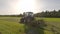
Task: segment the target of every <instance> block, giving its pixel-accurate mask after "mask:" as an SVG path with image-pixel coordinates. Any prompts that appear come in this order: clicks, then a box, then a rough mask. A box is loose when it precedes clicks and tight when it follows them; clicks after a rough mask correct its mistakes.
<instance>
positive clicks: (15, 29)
mask: <svg viewBox="0 0 60 34" xmlns="http://www.w3.org/2000/svg"><path fill="white" fill-rule="evenodd" d="M37 19H40V18H37ZM19 20H20V17H0V33H1V34H24V31H25V30H24V24H19V23H18V22H19ZM44 20H45V21H46V22H47V23H46V24H47V25H48V26H47V27H46V29H47V30H44V33H45V34H53V32H52V31H48V30H49V29H50V28H51V27H52V25H54V26H56V28H55V29H56V30H57V29H58V32H60V31H59V28H60V27H59V26H60V18H44ZM49 24H51V25H49Z"/></svg>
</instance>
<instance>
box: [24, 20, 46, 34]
mask: <svg viewBox="0 0 60 34" xmlns="http://www.w3.org/2000/svg"><path fill="white" fill-rule="evenodd" d="M23 24H25V27H24V29H25V34H44V27H45V26H46V24H45V22H44V21H43V20H33V21H30V22H29V23H28V22H25V23H23Z"/></svg>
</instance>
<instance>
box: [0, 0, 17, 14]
mask: <svg viewBox="0 0 60 34" xmlns="http://www.w3.org/2000/svg"><path fill="white" fill-rule="evenodd" d="M17 2H18V0H0V14H15V13H16V4H17Z"/></svg>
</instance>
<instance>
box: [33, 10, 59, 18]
mask: <svg viewBox="0 0 60 34" xmlns="http://www.w3.org/2000/svg"><path fill="white" fill-rule="evenodd" d="M34 16H35V17H49V18H60V10H58V11H56V10H53V11H48V10H46V11H42V12H40V13H36V14H34Z"/></svg>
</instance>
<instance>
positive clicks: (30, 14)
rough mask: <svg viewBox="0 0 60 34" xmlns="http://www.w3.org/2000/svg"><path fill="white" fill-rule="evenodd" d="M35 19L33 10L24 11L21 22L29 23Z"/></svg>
mask: <svg viewBox="0 0 60 34" xmlns="http://www.w3.org/2000/svg"><path fill="white" fill-rule="evenodd" d="M33 20H34V15H33V12H24V13H23V17H22V18H21V20H20V23H29V22H31V21H33Z"/></svg>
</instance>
